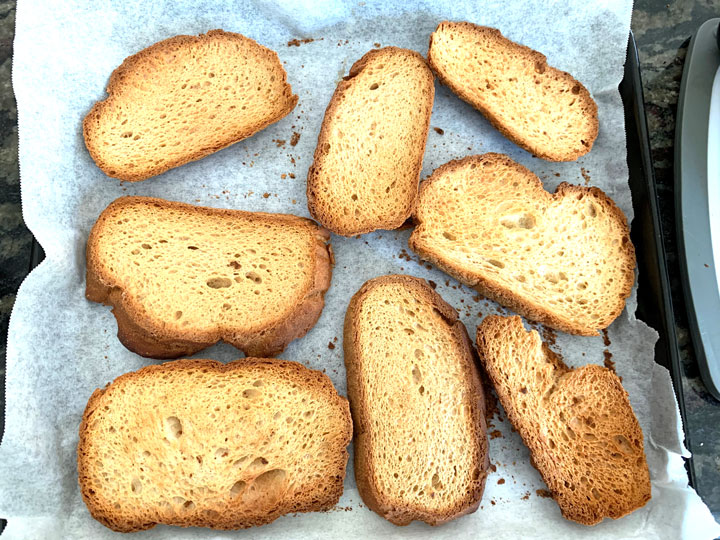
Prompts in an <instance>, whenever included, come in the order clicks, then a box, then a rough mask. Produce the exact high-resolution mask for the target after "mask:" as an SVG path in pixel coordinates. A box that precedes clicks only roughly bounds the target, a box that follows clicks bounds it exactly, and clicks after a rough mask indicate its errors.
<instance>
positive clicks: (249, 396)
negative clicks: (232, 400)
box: [242, 388, 260, 399]
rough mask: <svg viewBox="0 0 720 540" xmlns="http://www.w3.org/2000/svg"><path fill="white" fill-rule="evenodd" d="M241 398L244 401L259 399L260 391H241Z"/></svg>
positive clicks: (250, 389) (249, 389) (252, 389)
mask: <svg viewBox="0 0 720 540" xmlns="http://www.w3.org/2000/svg"><path fill="white" fill-rule="evenodd" d="M242 397H244V398H245V399H255V398H257V397H260V390H255V389H254V388H248V389H247V390H243V393H242Z"/></svg>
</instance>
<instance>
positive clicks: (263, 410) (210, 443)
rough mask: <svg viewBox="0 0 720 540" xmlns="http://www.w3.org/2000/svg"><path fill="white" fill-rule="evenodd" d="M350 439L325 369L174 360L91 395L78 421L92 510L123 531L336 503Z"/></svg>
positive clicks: (218, 523)
mask: <svg viewBox="0 0 720 540" xmlns="http://www.w3.org/2000/svg"><path fill="white" fill-rule="evenodd" d="M351 436H352V422H351V419H350V410H349V407H348V403H347V400H346V399H345V398H342V397H340V396H338V394H337V392H336V391H335V389H334V388H333V385H332V383H331V382H330V379H329V378H328V377H327V376H326V375H323V374H322V373H320V372H318V371H313V370H310V369H307V368H305V367H304V366H302V365H301V364H298V363H297V362H288V361H284V360H263V359H257V358H244V359H241V360H236V361H234V362H230V363H228V364H224V365H223V364H221V363H220V362H215V361H213V360H178V361H176V362H168V363H166V364H162V365H156V366H149V367H146V368H143V369H141V370H139V371H136V372H132V373H127V374H125V375H122V376H120V377H118V378H117V379H115V381H114V382H113V383H111V384H110V385H109V386H107V387H106V388H105V389H103V390H96V391H95V392H94V393H93V395H92V397H91V398H90V401H89V402H88V404H87V408H86V409H85V414H84V415H83V419H82V424H81V426H80V442H79V444H78V475H79V483H80V489H81V493H82V497H83V500H84V501H85V504H86V505H87V507H88V509H89V510H90V513H91V514H92V516H93V517H94V518H95V519H97V520H98V521H100V522H101V523H103V524H104V525H106V526H107V527H109V528H111V529H113V530H115V531H120V532H131V531H139V530H143V529H149V528H151V527H153V526H154V525H156V524H158V523H164V524H167V525H179V526H182V527H188V526H195V527H212V528H215V529H238V528H245V527H251V526H253V525H262V524H265V523H269V522H271V521H273V520H274V519H276V518H277V517H279V516H281V515H283V514H287V513H289V512H311V511H317V510H327V509H329V508H331V507H332V506H333V505H335V504H336V503H337V501H338V499H339V498H340V495H341V494H342V490H343V479H344V477H345V466H346V464H347V459H348V453H347V449H346V447H347V445H348V443H349V442H350V438H351Z"/></svg>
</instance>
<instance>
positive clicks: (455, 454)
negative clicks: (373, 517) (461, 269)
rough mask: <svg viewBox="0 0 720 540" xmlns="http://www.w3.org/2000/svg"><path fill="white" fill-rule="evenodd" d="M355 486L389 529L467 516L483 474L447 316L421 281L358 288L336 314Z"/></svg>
mask: <svg viewBox="0 0 720 540" xmlns="http://www.w3.org/2000/svg"><path fill="white" fill-rule="evenodd" d="M344 349H345V366H346V368H347V381H348V395H349V397H350V405H351V410H352V414H353V421H354V426H355V439H354V445H355V479H356V480H357V486H358V490H359V492H360V495H361V496H362V498H363V500H364V501H365V503H366V504H367V505H368V507H369V508H370V509H372V510H374V511H375V512H377V513H378V514H380V515H381V516H383V517H384V518H386V519H388V520H389V521H391V522H392V523H394V524H396V525H407V524H408V523H410V522H411V521H412V520H414V519H418V520H422V521H425V522H426V523H429V524H431V525H438V524H440V523H444V522H446V521H449V520H451V519H454V518H456V517H458V516H461V515H463V514H467V513H470V512H474V511H475V510H476V509H477V507H478V505H479V504H480V499H481V498H482V493H483V489H484V487H485V479H486V477H487V469H488V466H489V458H488V441H487V428H486V424H485V401H484V395H483V391H482V386H481V384H480V380H479V378H478V373H477V367H476V365H475V358H474V354H473V350H472V346H471V345H470V341H469V339H468V336H467V331H466V330H465V327H464V326H463V324H462V322H460V321H459V320H458V315H457V312H456V311H455V310H454V309H453V308H452V307H450V306H449V305H448V304H447V303H445V302H444V301H443V299H442V298H440V296H439V295H438V294H437V293H436V292H435V291H433V290H432V289H431V288H430V286H429V285H428V284H427V283H426V282H425V281H424V280H421V279H418V278H414V277H410V276H400V275H394V276H383V277H379V278H375V279H372V280H370V281H368V282H367V283H365V285H363V286H362V288H361V289H360V290H359V291H358V292H357V293H356V294H355V296H353V298H352V300H351V301H350V306H349V307H348V310H347V313H346V315H345V333H344Z"/></svg>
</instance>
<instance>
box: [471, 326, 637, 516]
mask: <svg viewBox="0 0 720 540" xmlns="http://www.w3.org/2000/svg"><path fill="white" fill-rule="evenodd" d="M477 346H478V354H479V355H480V360H481V361H482V363H483V364H484V366H485V371H486V373H487V374H488V376H489V378H490V381H491V382H492V385H493V387H494V388H495V392H496V393H497V395H498V398H499V399H500V403H502V406H503V408H504V409H505V412H506V413H507V415H508V418H509V419H510V421H511V422H512V424H513V426H514V427H515V429H517V431H518V433H520V436H521V437H522V439H523V441H524V442H525V444H526V445H527V447H528V448H529V449H530V454H531V460H532V463H533V465H534V466H535V467H536V468H537V470H538V471H540V474H541V476H542V477H543V480H544V481H545V483H546V484H547V486H548V487H549V488H550V492H551V493H552V496H553V498H554V499H555V500H556V501H557V503H558V504H559V505H560V510H561V511H562V515H563V516H564V517H565V518H566V519H570V520H572V521H577V522H578V523H583V524H585V525H594V524H596V523H599V522H600V521H602V520H603V518H605V517H610V518H614V519H617V518H620V517H622V516H624V515H626V514H629V513H630V512H632V511H633V510H636V509H638V508H640V507H641V506H643V505H645V503H647V502H648V501H649V500H650V474H649V472H648V466H647V461H646V459H645V449H644V446H643V434H642V430H641V429H640V424H639V423H638V421H637V418H636V417H635V413H633V410H632V407H631V406H630V401H629V400H628V394H627V392H626V391H625V389H624V388H623V387H622V384H621V383H620V379H619V378H618V376H617V375H616V374H615V373H614V372H613V371H611V370H609V369H607V368H604V367H600V366H596V365H592V364H591V365H586V366H583V367H580V368H577V369H572V368H569V367H567V366H566V365H565V364H564V363H563V361H562V360H561V359H560V357H559V356H558V355H556V354H555V353H553V352H552V351H551V350H550V349H549V348H548V347H547V346H546V345H545V344H544V343H543V342H542V341H541V340H540V336H538V333H537V332H536V331H534V330H533V331H531V332H526V331H525V328H523V324H522V320H521V319H520V317H517V316H515V317H499V316H497V315H491V316H489V317H486V318H485V319H484V320H483V322H482V324H480V326H479V327H478V329H477Z"/></svg>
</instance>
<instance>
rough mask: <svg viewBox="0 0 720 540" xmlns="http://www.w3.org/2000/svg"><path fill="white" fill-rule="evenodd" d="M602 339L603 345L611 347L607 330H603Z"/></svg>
mask: <svg viewBox="0 0 720 540" xmlns="http://www.w3.org/2000/svg"><path fill="white" fill-rule="evenodd" d="M602 337H603V345H605V346H606V347H609V346H610V336H608V331H607V328H603V331H602Z"/></svg>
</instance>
